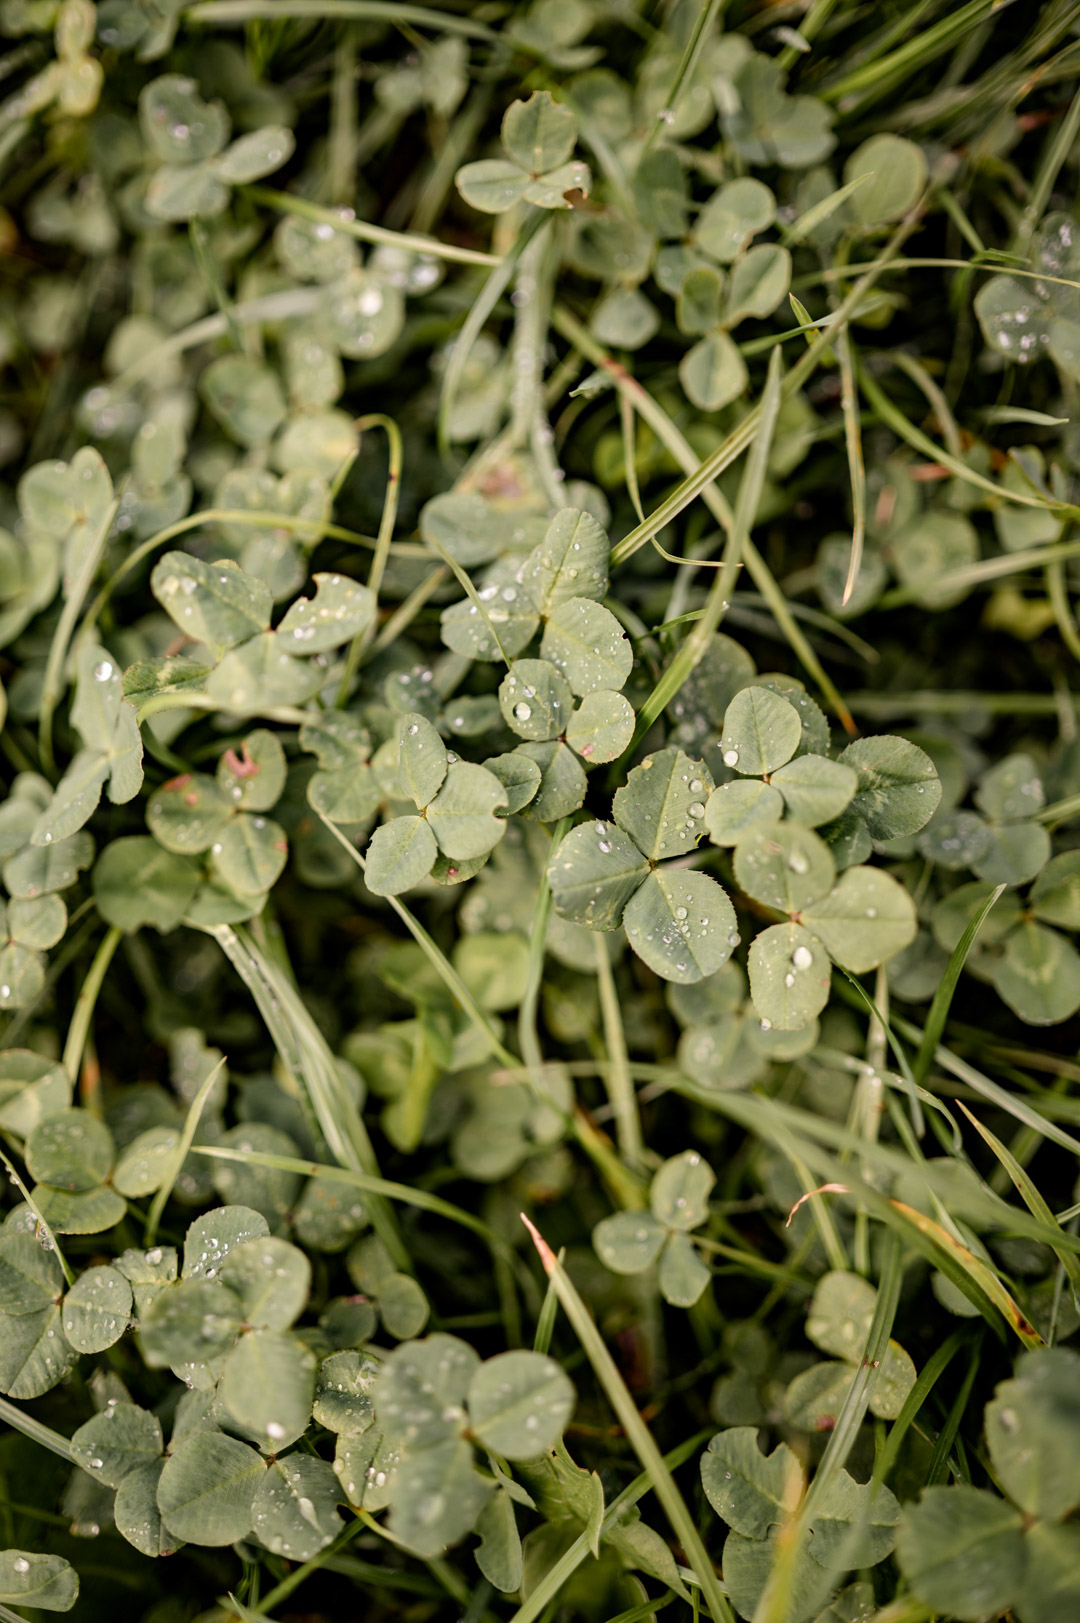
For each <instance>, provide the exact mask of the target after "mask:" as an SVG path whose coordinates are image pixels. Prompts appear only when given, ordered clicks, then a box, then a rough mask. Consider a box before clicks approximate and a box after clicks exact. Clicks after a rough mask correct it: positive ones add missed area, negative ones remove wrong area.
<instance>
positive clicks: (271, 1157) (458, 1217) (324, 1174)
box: [192, 1144, 517, 1257]
mask: <svg viewBox="0 0 1080 1623" xmlns="http://www.w3.org/2000/svg"><path fill="white" fill-rule="evenodd" d="M192 1153H193V1154H194V1155H205V1156H208V1157H209V1158H210V1159H211V1160H215V1161H237V1162H241V1163H243V1164H244V1165H247V1166H253V1167H272V1168H275V1169H276V1170H277V1171H279V1172H295V1173H298V1174H299V1175H300V1176H301V1177H305V1178H309V1177H310V1178H314V1177H320V1178H326V1179H328V1180H330V1181H331V1182H333V1183H343V1184H347V1185H348V1186H349V1188H350V1189H359V1190H360V1192H361V1194H366V1195H374V1196H377V1197H379V1198H380V1199H383V1200H393V1201H397V1202H398V1204H399V1205H402V1206H413V1207H415V1208H416V1210H417V1211H421V1212H431V1213H432V1215H433V1216H435V1217H445V1218H446V1219H447V1221H448V1222H451V1223H458V1224H460V1226H461V1227H462V1228H467V1229H470V1230H471V1231H472V1233H473V1234H478V1235H479V1236H480V1238H481V1239H482V1240H484V1241H485V1242H486V1244H487V1245H489V1246H490V1247H491V1248H492V1249H493V1250H496V1251H499V1252H501V1253H502V1255H503V1256H506V1257H511V1256H513V1257H516V1256H517V1252H516V1251H514V1249H513V1247H512V1246H511V1245H510V1244H509V1242H508V1241H506V1240H504V1239H503V1237H502V1236H501V1235H500V1234H497V1233H496V1231H495V1230H494V1229H493V1228H491V1227H490V1225H489V1224H487V1223H485V1222H484V1221H483V1219H482V1218H479V1217H474V1216H473V1214H472V1213H471V1212H467V1211H464V1210H463V1209H462V1208H461V1207H460V1206H455V1205H454V1204H453V1203H452V1202H451V1201H449V1200H443V1198H442V1196H441V1195H433V1194H430V1193H429V1191H428V1190H426V1189H418V1188H415V1187H414V1186H413V1185H412V1184H406V1183H395V1182H393V1181H392V1180H391V1179H389V1178H380V1177H376V1176H375V1175H373V1174H371V1173H367V1172H359V1171H354V1169H353V1168H352V1167H335V1166H328V1165H326V1164H324V1163H323V1162H320V1161H305V1160H304V1159H303V1158H302V1157H301V1156H296V1155H277V1154H275V1153H274V1152H273V1151H270V1150H240V1149H232V1148H231V1147H230V1146H228V1145H223V1144H195V1145H193V1146H192Z"/></svg>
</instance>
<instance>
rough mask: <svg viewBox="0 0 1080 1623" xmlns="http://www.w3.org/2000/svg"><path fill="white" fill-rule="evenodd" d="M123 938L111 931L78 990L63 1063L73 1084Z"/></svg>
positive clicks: (119, 933)
mask: <svg viewBox="0 0 1080 1623" xmlns="http://www.w3.org/2000/svg"><path fill="white" fill-rule="evenodd" d="M122 935H123V931H122V930H118V929H117V928H116V926H115V925H114V926H113V927H112V928H111V929H110V930H108V931H107V932H106V934H105V936H104V937H103V939H102V941H101V943H100V944H99V946H98V950H97V952H96V953H95V954H94V961H93V963H92V964H91V965H90V968H89V970H88V971H87V974H86V979H85V980H84V981H83V983H82V986H81V987H80V988H79V996H78V998H77V999H76V1003H75V1011H74V1013H73V1014H72V1017H71V1024H70V1026H69V1027H68V1032H67V1038H66V1040H65V1042H64V1054H63V1059H62V1061H61V1063H62V1064H63V1067H64V1069H65V1071H67V1074H68V1075H69V1076H70V1078H71V1080H72V1082H78V1080H79V1068H80V1066H81V1065H82V1057H83V1049H84V1048H85V1047H86V1039H87V1037H88V1036H89V1035H90V1022H91V1020H92V1019H93V1018H94V1008H95V1006H96V1004H97V1000H98V993H99V992H100V991H101V987H102V983H103V981H104V979H105V975H106V972H107V970H108V968H109V965H110V964H111V963H112V959H113V954H114V953H115V951H116V949H117V947H118V946H119V945H120V940H121V937H122Z"/></svg>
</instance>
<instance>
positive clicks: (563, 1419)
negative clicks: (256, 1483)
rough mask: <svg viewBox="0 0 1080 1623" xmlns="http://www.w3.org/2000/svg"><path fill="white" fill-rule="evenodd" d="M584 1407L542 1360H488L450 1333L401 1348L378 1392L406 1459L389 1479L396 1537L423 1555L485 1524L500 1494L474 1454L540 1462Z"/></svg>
mask: <svg viewBox="0 0 1080 1623" xmlns="http://www.w3.org/2000/svg"><path fill="white" fill-rule="evenodd" d="M574 1402H575V1394H574V1388H573V1386H572V1384H571V1382H570V1380H569V1378H568V1377H567V1376H566V1374H565V1373H564V1371H563V1370H562V1369H561V1368H560V1366H559V1365H558V1364H557V1363H555V1361H554V1359H551V1358H548V1357H546V1356H545V1355H544V1354H542V1353H536V1352H507V1353H499V1354H497V1355H496V1356H495V1357H494V1358H489V1359H487V1361H486V1362H484V1363H481V1361H480V1357H479V1355H478V1354H477V1353H476V1352H474V1351H473V1349H472V1348H471V1347H470V1346H468V1345H467V1344H466V1343H465V1342H463V1341H459V1340H458V1339H457V1338H456V1337H455V1336H449V1335H446V1334H443V1333H441V1332H440V1333H437V1334H435V1335H431V1336H428V1337H427V1338H426V1339H425V1340H423V1341H411V1342H408V1343H406V1344H405V1345H403V1346H401V1347H399V1348H397V1349H396V1350H395V1351H394V1352H393V1353H391V1354H390V1356H389V1357H388V1358H387V1360H386V1362H385V1364H384V1365H383V1367H382V1370H381V1372H380V1374H379V1378H378V1380H377V1382H376V1385H375V1418H376V1422H377V1425H378V1426H379V1428H380V1430H381V1432H382V1433H383V1434H384V1437H385V1439H386V1442H388V1443H389V1444H390V1446H391V1448H392V1450H393V1451H394V1453H395V1454H396V1455H397V1456H398V1460H399V1463H397V1466H396V1470H395V1471H394V1472H393V1475H392V1477H391V1480H390V1482H389V1483H386V1476H384V1478H383V1481H384V1483H386V1486H387V1488H388V1498H389V1502H390V1506H391V1515H390V1526H391V1529H392V1531H393V1532H394V1533H395V1534H396V1535H397V1536H398V1537H399V1538H401V1539H402V1540H403V1541H404V1542H405V1543H406V1544H407V1545H408V1546H409V1548H410V1549H412V1550H415V1551H416V1552H417V1554H419V1555H422V1556H427V1557H429V1558H430V1557H431V1556H434V1555H437V1554H439V1553H441V1551H443V1550H444V1549H446V1547H447V1546H448V1545H449V1544H452V1543H453V1542H454V1541H455V1540H457V1539H460V1538H461V1537H462V1536H463V1535H464V1534H465V1533H467V1532H468V1531H469V1530H470V1529H471V1528H472V1527H473V1526H475V1524H476V1522H477V1519H478V1517H479V1516H480V1514H481V1512H482V1511H483V1510H484V1507H485V1505H486V1504H487V1503H488V1501H489V1499H490V1496H491V1495H492V1493H493V1492H494V1491H495V1489H496V1479H495V1478H493V1477H484V1476H481V1475H480V1473H479V1472H478V1471H477V1469H476V1463H475V1454H474V1447H479V1448H481V1449H483V1450H484V1451H485V1452H487V1453H489V1454H493V1455H495V1456H496V1457H497V1458H498V1457H501V1458H503V1459H509V1460H530V1459H535V1458H536V1457H537V1456H538V1455H540V1454H543V1453H546V1452H547V1450H549V1449H550V1448H552V1447H553V1445H554V1444H555V1443H556V1442H557V1441H558V1439H559V1438H560V1437H561V1435H562V1432H563V1429H564V1427H565V1425H566V1423H567V1421H568V1420H569V1418H570V1415H571V1413H572V1412H573V1408H574ZM384 1446H385V1444H384ZM387 1475H389V1473H387ZM380 1486H381V1484H380ZM350 1497H351V1494H350ZM362 1497H363V1498H364V1502H365V1503H366V1495H363V1496H362Z"/></svg>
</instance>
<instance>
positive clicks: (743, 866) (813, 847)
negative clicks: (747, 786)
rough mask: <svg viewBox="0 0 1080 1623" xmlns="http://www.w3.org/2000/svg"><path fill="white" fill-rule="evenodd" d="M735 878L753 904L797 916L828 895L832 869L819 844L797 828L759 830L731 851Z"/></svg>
mask: <svg viewBox="0 0 1080 1623" xmlns="http://www.w3.org/2000/svg"><path fill="white" fill-rule="evenodd" d="M735 878H736V880H737V881H738V883H739V885H740V886H741V887H742V889H743V890H744V891H745V892H746V894H747V895H748V896H752V897H753V898H754V900H755V901H758V902H764V903H765V904H766V906H768V907H776V908H779V909H780V911H781V912H783V913H802V912H804V911H805V910H806V909H808V908H809V907H810V905H811V904H812V903H816V904H821V903H822V899H823V898H824V897H826V896H827V895H828V893H829V891H830V890H831V889H832V886H833V882H834V880H835V878H836V867H835V864H834V863H833V859H832V854H831V852H830V851H829V848H828V846H827V845H826V844H825V842H824V840H822V839H820V838H819V837H818V835H816V834H815V833H814V832H813V831H812V830H811V829H808V828H804V827H803V825H802V824H801V823H796V822H783V823H771V824H761V825H758V826H755V827H753V828H751V829H750V831H749V833H747V834H745V835H744V836H743V838H742V839H741V840H740V841H739V843H738V844H737V845H736V847H735Z"/></svg>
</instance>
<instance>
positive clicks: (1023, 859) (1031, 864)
mask: <svg viewBox="0 0 1080 1623" xmlns="http://www.w3.org/2000/svg"><path fill="white" fill-rule="evenodd" d="M987 832H988V834H989V840H988V842H987V844H986V847H985V848H984V849H983V850H981V851H979V852H978V854H977V855H976V856H975V857H974V858H973V860H972V862H971V867H972V870H973V872H975V873H977V874H978V876H979V878H980V879H985V880H986V881H987V883H988V884H991V885H1023V884H1026V883H1027V881H1028V880H1029V879H1034V878H1035V876H1036V874H1037V873H1039V872H1040V871H1041V869H1043V868H1045V866H1046V864H1047V863H1048V862H1049V860H1050V852H1051V850H1052V846H1051V843H1050V831H1049V830H1048V829H1046V828H1044V827H1043V825H1042V824H1041V823H1035V822H1024V823H1003V824H1000V825H998V826H996V827H994V826H990V827H989V828H988V830H987Z"/></svg>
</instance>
